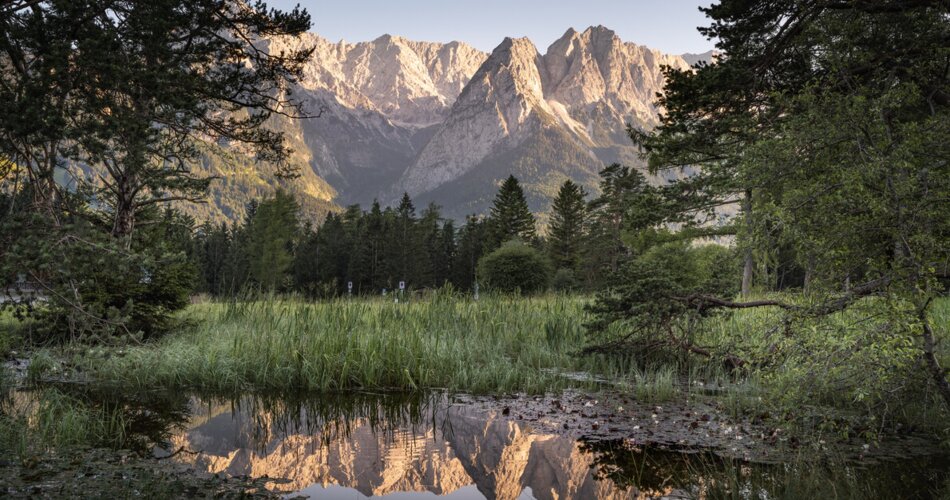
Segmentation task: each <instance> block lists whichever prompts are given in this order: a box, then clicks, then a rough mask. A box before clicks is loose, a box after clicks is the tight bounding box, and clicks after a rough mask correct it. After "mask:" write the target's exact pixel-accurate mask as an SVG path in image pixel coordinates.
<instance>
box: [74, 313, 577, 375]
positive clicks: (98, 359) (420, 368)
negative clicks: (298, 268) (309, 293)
mask: <svg viewBox="0 0 950 500" xmlns="http://www.w3.org/2000/svg"><path fill="white" fill-rule="evenodd" d="M583 305H584V300H582V299H577V298H570V297H563V296H551V297H542V298H513V297H488V298H484V299H483V300H481V301H478V302H474V301H470V300H462V299H456V298H451V297H450V298H442V297H438V296H437V297H435V298H431V299H427V300H422V301H415V302H409V303H400V304H395V303H392V302H389V301H383V300H346V299H338V300H333V301H329V302H320V303H307V302H303V301H301V300H297V299H292V298H291V299H268V300H259V301H253V302H229V303H212V304H198V305H194V306H192V307H191V308H190V309H189V310H188V312H187V313H186V314H185V316H184V319H185V320H186V321H188V322H190V323H192V324H193V325H194V326H193V327H192V328H189V329H187V330H185V331H183V332H181V333H179V334H177V335H173V336H171V337H170V338H168V339H165V340H164V341H162V342H160V343H158V344H153V345H148V346H144V347H136V348H130V349H128V350H127V351H125V352H124V354H122V355H121V356H115V355H109V356H107V357H105V358H103V357H102V356H97V355H90V356H88V357H87V358H86V359H85V360H84V361H82V364H83V367H84V369H86V370H88V371H90V372H91V373H92V374H93V375H94V376H95V377H96V378H98V379H100V380H107V381H121V382H122V383H124V384H126V385H130V386H133V387H190V388H197V389H203V390H211V391H215V392H235V391H240V390H247V389H258V390H267V389H282V390H287V389H292V390H303V391H319V392H336V391H347V390H353V389H364V390H421V389H433V388H448V389H453V390H461V391H469V392H476V393H486V392H511V391H526V392H544V391H549V390H557V389H560V388H563V387H566V386H567V385H569V382H568V380H567V379H566V378H564V377H561V376H559V375H558V371H562V370H565V371H567V370H575V369H583V368H586V366H585V362H584V360H581V359H580V358H579V356H577V353H578V351H579V350H580V349H581V348H582V347H583V346H584V344H585V342H586V337H585V335H584V327H583V324H584V322H585V321H586V313H585V312H584V310H583Z"/></svg>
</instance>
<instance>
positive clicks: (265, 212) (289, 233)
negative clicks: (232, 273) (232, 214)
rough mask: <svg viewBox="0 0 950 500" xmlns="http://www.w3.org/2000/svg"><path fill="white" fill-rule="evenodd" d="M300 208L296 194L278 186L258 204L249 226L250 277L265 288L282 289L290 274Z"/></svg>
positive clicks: (248, 253) (248, 254)
mask: <svg viewBox="0 0 950 500" xmlns="http://www.w3.org/2000/svg"><path fill="white" fill-rule="evenodd" d="M299 209H300V206H299V205H298V204H297V201H296V200H295V199H294V197H293V196H292V195H290V194H288V193H286V192H284V191H282V190H278V191H277V193H276V194H275V195H274V197H273V198H268V199H265V200H264V201H262V202H261V203H260V205H258V207H257V210H256V212H255V213H254V216H253V217H252V218H251V221H250V224H248V226H247V228H246V230H247V236H248V239H247V245H248V246H247V250H246V251H247V256H248V268H249V269H248V272H249V277H250V278H251V279H252V280H253V281H254V282H255V283H256V284H257V285H259V286H260V287H261V288H263V289H265V290H281V289H283V287H284V284H285V281H286V280H287V279H288V278H289V272H290V271H291V265H292V263H293V251H294V245H295V243H296V239H297V234H298V231H299V226H300V223H299V221H298V219H297V212H298V210H299Z"/></svg>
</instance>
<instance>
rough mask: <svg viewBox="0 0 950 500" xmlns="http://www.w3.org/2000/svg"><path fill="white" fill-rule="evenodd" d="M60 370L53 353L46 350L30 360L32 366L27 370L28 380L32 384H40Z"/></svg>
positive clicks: (42, 350)
mask: <svg viewBox="0 0 950 500" xmlns="http://www.w3.org/2000/svg"><path fill="white" fill-rule="evenodd" d="M58 369H59V362H58V361H56V358H54V357H53V355H52V353H50V351H48V350H46V349H41V350H39V351H36V352H35V353H34V354H33V356H32V357H31V358H30V364H29V365H28V366H27V368H26V380H27V381H28V382H29V383H31V384H38V383H39V382H41V381H42V380H43V379H44V378H45V377H47V376H49V375H50V374H52V373H55V372H56V371H57V370H58Z"/></svg>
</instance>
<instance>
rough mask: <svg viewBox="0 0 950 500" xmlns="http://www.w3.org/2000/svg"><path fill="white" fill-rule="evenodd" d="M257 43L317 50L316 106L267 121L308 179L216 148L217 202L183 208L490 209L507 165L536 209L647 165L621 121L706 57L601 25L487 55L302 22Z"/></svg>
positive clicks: (201, 213)
mask: <svg viewBox="0 0 950 500" xmlns="http://www.w3.org/2000/svg"><path fill="white" fill-rule="evenodd" d="M262 46H263V48H264V49H265V50H268V51H271V52H272V53H274V52H279V51H287V50H289V49H293V48H297V47H301V46H306V47H314V52H313V54H312V57H311V59H310V61H309V62H308V63H307V65H306V67H305V70H304V75H303V78H301V79H300V80H299V81H298V82H297V84H296V85H295V87H294V88H292V89H291V92H292V97H293V98H295V99H296V100H298V101H299V102H301V103H302V104H303V111H304V113H305V114H306V115H308V117H307V118H304V119H290V118H284V117H277V118H274V119H272V122H271V126H272V127H276V128H278V129H279V130H282V131H284V132H285V135H286V138H287V140H288V141H289V143H290V146H291V147H292V148H293V149H294V155H293V160H292V161H293V162H294V163H295V164H296V166H297V167H298V168H299V170H300V172H301V176H300V177H299V178H297V179H293V180H279V179H277V178H275V177H274V176H273V175H272V174H271V172H272V168H270V167H268V166H267V165H262V164H257V163H255V162H254V161H252V160H251V159H249V158H247V157H245V156H244V155H242V154H241V153H239V152H238V151H236V150H235V149H233V148H232V149H229V148H226V147H225V148H221V147H219V146H213V148H214V149H215V154H209V155H208V156H207V160H206V161H204V162H203V164H202V166H201V168H203V169H205V170H207V172H208V173H209V174H211V175H218V176H220V177H222V179H219V180H217V181H215V182H213V183H212V187H211V191H210V193H209V200H208V201H209V203H207V204H204V205H198V206H197V207H195V206H192V207H184V208H185V209H186V210H188V211H190V212H192V213H193V214H194V215H196V216H197V217H198V218H199V219H200V220H212V221H223V220H228V219H230V220H236V219H239V218H241V217H243V215H244V210H245V208H244V205H245V204H246V203H247V202H248V201H250V200H251V199H253V198H255V197H258V196H261V195H263V194H267V193H269V192H271V191H273V190H274V189H275V188H276V187H277V186H278V185H283V186H284V187H285V188H286V189H289V190H291V191H292V192H294V194H295V195H296V196H297V198H298V200H299V201H300V202H301V204H302V206H303V207H304V208H305V209H307V210H310V211H311V212H315V213H319V212H325V211H326V210H333V209H335V208H338V207H342V206H346V205H351V204H361V205H363V206H364V207H366V206H368V205H369V204H370V203H372V201H373V200H374V199H376V200H378V201H380V202H381V203H383V204H384V205H385V204H387V203H394V202H395V201H396V200H397V199H398V198H399V197H400V196H401V195H402V193H403V192H407V193H409V195H410V196H412V198H413V200H414V201H415V204H416V206H425V205H426V204H428V203H436V204H438V205H440V206H441V207H442V209H443V210H442V212H443V214H445V215H446V216H449V217H453V218H462V217H464V216H466V215H468V214H475V213H484V212H485V211H486V210H487V207H488V206H489V204H490V203H491V199H492V196H493V195H494V193H495V192H496V191H497V189H498V185H499V183H500V182H501V181H502V180H503V179H504V178H506V177H507V176H508V175H509V174H514V175H515V176H516V177H518V179H519V180H520V181H521V184H522V186H523V187H524V189H525V194H526V196H527V199H528V203H529V205H530V207H531V209H532V211H534V212H536V213H539V214H541V213H544V212H545V211H547V210H548V208H549V204H550V200H551V199H552V198H553V196H554V194H555V192H556V190H557V187H558V186H559V185H560V184H561V183H562V182H563V181H564V180H565V179H567V178H571V179H573V180H574V181H575V182H578V183H579V184H581V185H582V186H584V187H585V188H586V189H587V190H588V191H589V192H594V191H596V185H597V182H598V172H599V171H600V170H601V169H602V168H603V167H604V166H605V165H608V164H610V163H613V162H620V163H624V164H627V165H632V166H642V162H641V161H640V160H639V158H638V156H637V151H636V148H635V147H634V146H633V144H632V143H631V141H630V139H629V137H628V136H627V133H626V127H627V125H628V124H630V125H631V126H633V127H641V128H650V127H653V126H654V125H655V124H656V123H657V109H656V108H655V106H654V105H653V102H654V100H655V98H656V93H657V92H658V91H660V90H661V89H662V86H663V71H662V68H663V67H664V66H672V67H677V68H686V67H689V66H690V64H694V63H696V62H698V61H703V60H705V61H709V60H710V59H711V58H712V53H711V52H710V53H705V54H684V55H682V56H680V55H669V54H663V53H661V52H658V51H656V50H653V49H650V48H647V47H643V46H640V45H636V44H634V43H630V42H625V41H623V40H621V39H620V38H619V37H618V36H617V35H616V34H615V33H614V32H613V31H611V30H609V29H607V28H605V27H602V26H597V27H591V28H588V29H586V30H584V31H583V32H578V31H576V30H574V29H569V30H567V32H565V33H564V35H563V36H562V37H561V38H560V39H558V40H557V41H555V42H554V43H553V44H551V46H550V47H548V48H547V50H546V51H545V52H544V53H541V52H539V50H538V49H537V47H535V45H534V44H533V43H532V42H531V41H530V40H529V39H527V38H506V39H504V40H503V41H502V42H501V44H499V45H498V46H497V47H496V48H495V49H494V50H493V51H492V53H491V54H486V53H484V52H481V51H479V50H477V49H475V48H473V47H471V46H469V45H466V44H465V43H462V42H451V43H444V44H443V43H430V42H417V41H412V40H407V39H404V38H401V37H398V36H391V35H384V36H381V37H379V38H377V39H376V40H373V41H371V42H360V43H347V42H345V41H341V42H338V43H332V42H330V41H328V40H326V39H324V38H322V37H320V36H318V35H316V34H313V33H308V34H306V35H304V36H301V37H278V38H272V39H267V40H264V41H263V42H262ZM225 174H226V175H225ZM651 180H653V181H654V182H657V181H659V179H656V178H653V179H651Z"/></svg>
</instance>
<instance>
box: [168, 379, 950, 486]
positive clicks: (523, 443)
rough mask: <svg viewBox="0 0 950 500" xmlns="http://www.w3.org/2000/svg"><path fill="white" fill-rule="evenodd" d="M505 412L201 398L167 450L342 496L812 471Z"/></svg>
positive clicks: (448, 400) (682, 482)
mask: <svg viewBox="0 0 950 500" xmlns="http://www.w3.org/2000/svg"><path fill="white" fill-rule="evenodd" d="M506 404H507V403H506ZM502 408H503V407H502V406H499V404H498V403H496V402H492V401H487V400H476V401H473V400H470V399H465V398H459V399H455V398H453V397H450V396H446V395H444V394H430V395H427V396H414V397H409V396H397V395H369V394H351V395H347V396H324V397H316V398H311V399H303V400H299V401H297V400H294V399H292V398H286V397H273V398H269V397H262V396H244V397H241V398H238V399H235V400H223V401H222V400H215V399H208V398H193V399H192V400H191V410H190V414H189V413H187V412H186V414H189V415H190V416H188V417H185V421H184V422H181V421H180V420H179V421H178V422H177V423H175V424H174V425H173V427H175V428H176V429H177V430H174V431H172V432H171V437H170V438H169V439H168V440H167V444H165V445H163V447H161V448H159V449H156V455H157V456H167V455H168V454H169V453H171V452H175V451H178V453H176V454H174V457H173V459H174V460H177V461H180V462H183V463H187V464H189V465H191V466H194V467H195V468H196V469H198V470H203V471H207V472H211V473H223V474H228V475H234V476H251V477H255V478H259V477H265V476H266V477H268V478H273V479H274V481H273V482H271V483H270V486H271V488H272V489H273V490H275V491H278V492H284V493H288V494H291V493H293V495H291V496H296V495H304V496H310V497H313V498H331V499H334V498H341V499H344V498H345V499H356V498H366V497H387V498H397V499H416V498H434V497H436V496H444V497H447V498H455V499H481V498H490V499H494V498H499V499H530V498H537V499H552V500H553V499H565V498H585V499H586V498H608V499H609V498H659V497H662V498H706V497H709V498H712V497H719V496H730V497H736V496H738V497H740V498H760V497H761V498H769V497H771V495H769V494H768V493H765V492H766V491H768V490H772V489H776V488H777V489H778V490H780V491H785V490H784V488H786V487H787V486H790V485H797V483H799V482H800V479H801V478H803V477H805V476H808V475H809V474H810V472H809V470H807V469H806V470H799V469H797V468H796V467H797V466H787V465H784V464H776V465H766V464H759V465H756V464H751V463H747V462H742V461H737V460H733V459H725V458H720V457H718V456H715V455H713V454H712V453H709V452H704V453H697V452H695V450H694V451H690V450H673V449H668V448H667V449H661V448H657V447H649V446H636V445H634V444H633V443H631V442H630V441H627V440H615V441H585V440H576V439H574V438H572V437H570V436H565V435H560V434H557V433H553V432H552V431H551V430H548V431H541V430H539V429H538V428H537V427H534V426H533V425H532V423H531V422H525V421H522V420H517V419H514V418H511V417H510V416H506V415H505V413H507V412H505V411H504V410H502ZM512 413H514V412H512ZM898 457H899V458H898ZM807 463H808V462H807V461H806V465H807ZM947 464H948V462H947V460H946V456H920V457H917V458H914V457H911V456H904V457H901V456H900V455H895V460H894V461H892V462H880V463H876V464H875V463H874V462H868V463H866V464H863V465H862V464H857V465H839V466H832V467H831V469H833V470H834V471H835V474H833V475H831V476H829V478H828V481H829V482H827V483H813V484H812V485H811V486H812V490H807V496H814V494H823V493H826V492H827V491H830V490H829V489H837V488H838V486H844V485H849V484H850V485H851V486H854V485H861V484H863V485H864V486H863V487H862V490H863V491H865V492H867V491H873V492H875V494H881V495H882V496H881V498H931V497H932V496H933V493H932V491H933V490H934V488H939V487H940V486H941V485H942V484H944V481H945V479H946V476H945V471H946V470H947V469H946V467H947ZM790 467H791V468H790ZM840 481H844V483H842V484H841V485H839V484H836V483H837V482H840ZM908 485H914V486H913V487H911V488H907V486H908ZM795 491H797V492H799V493H802V494H806V490H795ZM856 491H858V490H856ZM797 494H798V493H793V494H792V496H795V495H797ZM786 496H788V495H786Z"/></svg>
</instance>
